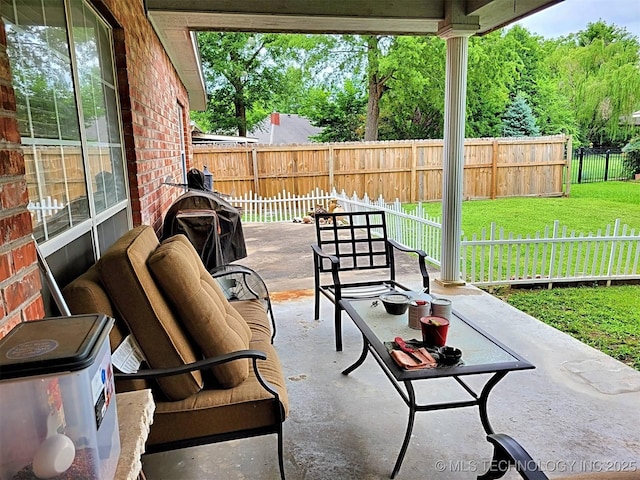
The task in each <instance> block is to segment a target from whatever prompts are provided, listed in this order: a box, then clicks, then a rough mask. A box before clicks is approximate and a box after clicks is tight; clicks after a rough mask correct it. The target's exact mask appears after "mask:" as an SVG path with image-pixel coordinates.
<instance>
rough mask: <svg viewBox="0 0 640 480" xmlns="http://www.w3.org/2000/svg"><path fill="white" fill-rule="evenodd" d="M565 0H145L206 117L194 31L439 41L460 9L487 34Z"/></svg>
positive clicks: (193, 103)
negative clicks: (404, 37)
mask: <svg viewBox="0 0 640 480" xmlns="http://www.w3.org/2000/svg"><path fill="white" fill-rule="evenodd" d="M561 1H562V0H468V1H465V2H455V1H452V0H422V1H416V0H379V1H374V2H372V1H370V0H324V1H313V0H279V1H273V0H247V1H245V2H237V1H231V0H217V1H215V2H214V1H205V0H146V2H145V5H146V10H147V15H148V17H149V20H150V21H151V23H152V24H153V26H154V28H155V30H156V32H157V34H158V36H159V37H160V40H161V41H162V43H163V45H164V47H165V49H166V51H167V52H168V54H169V57H170V58H171V60H172V62H173V63H174V65H175V67H176V70H177V71H178V74H179V75H180V77H181V79H182V81H183V82H184V84H185V87H186V88H187V91H188V92H189V99H190V103H191V108H193V109H194V110H204V109H206V105H207V96H206V89H205V85H204V79H203V77H202V69H201V66H200V59H199V56H198V49H197V43H196V42H195V38H194V32H196V31H203V30H218V31H255V32H281V33H336V34H339V33H352V34H353V33H356V34H386V35H438V34H439V33H441V31H442V28H443V27H444V26H445V25H446V24H447V22H449V19H448V18H447V11H449V10H450V5H451V4H454V3H460V4H461V5H463V7H462V8H463V10H462V11H461V12H459V16H460V17H465V18H464V20H463V21H460V19H457V21H453V22H449V23H457V24H459V25H461V24H462V23H465V24H468V26H467V27H465V28H471V29H472V32H473V34H476V35H482V34H485V33H488V32H491V31H493V30H495V29H497V28H500V27H503V26H505V25H508V24H510V23H513V22H515V21H517V20H519V19H521V18H524V17H526V16H528V15H531V14H532V13H535V12H537V11H539V10H543V9H545V8H547V7H549V6H551V5H553V4H556V3H559V2H561Z"/></svg>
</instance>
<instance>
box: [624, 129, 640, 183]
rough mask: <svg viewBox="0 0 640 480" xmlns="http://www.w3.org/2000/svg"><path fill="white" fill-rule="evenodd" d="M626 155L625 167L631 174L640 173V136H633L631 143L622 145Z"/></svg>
mask: <svg viewBox="0 0 640 480" xmlns="http://www.w3.org/2000/svg"><path fill="white" fill-rule="evenodd" d="M622 153H624V157H623V159H622V161H623V163H624V166H625V168H626V169H627V170H628V171H629V174H630V175H635V174H639V173H640V137H636V138H632V139H631V141H630V142H629V143H627V144H626V145H625V146H624V147H622Z"/></svg>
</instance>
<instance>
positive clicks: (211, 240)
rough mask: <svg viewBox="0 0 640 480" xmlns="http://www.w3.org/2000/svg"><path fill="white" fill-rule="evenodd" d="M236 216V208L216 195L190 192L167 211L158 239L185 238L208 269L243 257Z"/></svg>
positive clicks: (240, 226)
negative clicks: (177, 236) (180, 236)
mask: <svg viewBox="0 0 640 480" xmlns="http://www.w3.org/2000/svg"><path fill="white" fill-rule="evenodd" d="M191 185H192V182H191V179H189V186H191ZM240 217H241V216H240V212H239V211H238V209H237V208H235V207H234V206H233V205H231V204H230V203H229V202H227V201H226V200H225V199H224V198H222V197H221V196H220V195H218V194H216V193H213V192H207V191H204V190H199V189H191V190H189V191H188V192H186V193H184V194H183V195H181V196H180V197H178V199H177V200H176V201H175V202H173V204H172V205H171V207H170V208H169V210H168V211H167V214H166V215H165V217H164V223H163V228H162V238H163V239H166V238H169V237H171V236H173V235H177V234H179V233H182V234H184V235H186V237H187V238H188V239H189V241H190V242H191V243H192V244H193V246H194V247H195V249H196V250H197V251H198V253H199V254H200V258H202V262H203V263H204V265H205V267H206V268H207V270H212V269H214V268H217V267H221V266H223V265H227V264H229V263H231V262H233V261H235V260H239V259H242V258H245V257H246V256H247V249H246V246H245V242H244V235H243V233H242V223H241V218H240Z"/></svg>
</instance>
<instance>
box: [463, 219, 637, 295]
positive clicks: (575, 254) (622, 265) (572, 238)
mask: <svg viewBox="0 0 640 480" xmlns="http://www.w3.org/2000/svg"><path fill="white" fill-rule="evenodd" d="M461 250H462V276H463V278H464V279H466V281H468V282H470V283H473V284H474V285H500V284H509V285H513V284H532V283H547V284H549V285H551V284H553V283H555V282H577V281H580V282H583V281H594V282H595V281H607V282H611V281H613V280H632V279H639V278H640V266H639V265H640V232H638V233H637V232H636V231H635V229H631V228H629V226H628V225H621V224H620V219H618V220H616V221H615V223H614V225H608V226H607V227H606V229H605V230H604V232H603V231H602V230H598V231H597V232H596V233H595V234H593V233H589V234H576V232H575V231H570V232H569V231H567V227H566V226H563V227H562V228H560V224H559V222H558V221H557V220H556V221H555V222H554V224H553V227H552V228H550V227H548V226H547V227H546V228H545V229H544V231H543V232H537V233H536V234H535V235H526V236H524V237H523V236H522V235H517V236H514V235H513V234H512V233H509V234H508V235H505V233H504V230H503V229H497V228H496V225H495V223H492V224H491V228H490V229H489V232H488V233H487V231H486V230H483V231H482V234H481V235H480V236H477V235H473V237H472V238H471V240H468V239H467V238H465V239H464V240H463V241H462V244H461Z"/></svg>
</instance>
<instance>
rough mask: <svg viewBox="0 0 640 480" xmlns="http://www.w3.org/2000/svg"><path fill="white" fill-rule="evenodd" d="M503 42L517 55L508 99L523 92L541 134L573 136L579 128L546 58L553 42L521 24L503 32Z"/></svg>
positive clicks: (552, 46)
mask: <svg viewBox="0 0 640 480" xmlns="http://www.w3.org/2000/svg"><path fill="white" fill-rule="evenodd" d="M504 42H505V43H506V46H507V48H508V49H509V50H510V51H511V52H514V53H515V54H516V55H517V57H518V62H517V64H516V72H517V74H518V78H517V81H516V82H515V83H514V84H513V85H512V87H511V90H510V96H511V98H513V97H515V95H516V94H518V93H519V92H520V93H522V95H523V96H524V98H526V99H527V103H529V105H530V106H531V109H532V110H533V114H534V116H535V117H536V124H537V125H538V127H539V128H540V133H541V134H543V135H555V134H559V133H565V134H568V135H576V134H577V132H578V129H577V123H576V120H575V115H574V113H573V108H572V106H571V104H570V103H569V100H568V99H567V97H566V96H565V95H564V94H563V93H562V92H561V91H560V89H559V86H558V81H557V77H556V76H555V75H554V74H553V72H552V71H551V69H550V67H549V65H548V62H547V61H546V59H547V56H548V55H549V54H550V52H551V51H552V49H553V48H554V45H553V44H548V43H547V41H546V40H544V39H543V38H542V37H539V36H537V35H533V34H532V33H530V32H529V31H528V30H527V29H526V28H523V27H521V26H520V25H514V26H513V27H511V28H510V29H509V30H508V31H506V32H505V34H504Z"/></svg>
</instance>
